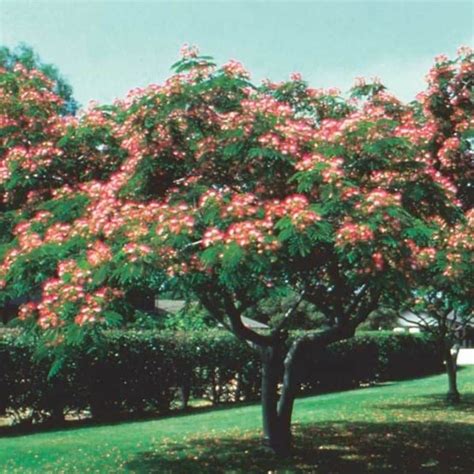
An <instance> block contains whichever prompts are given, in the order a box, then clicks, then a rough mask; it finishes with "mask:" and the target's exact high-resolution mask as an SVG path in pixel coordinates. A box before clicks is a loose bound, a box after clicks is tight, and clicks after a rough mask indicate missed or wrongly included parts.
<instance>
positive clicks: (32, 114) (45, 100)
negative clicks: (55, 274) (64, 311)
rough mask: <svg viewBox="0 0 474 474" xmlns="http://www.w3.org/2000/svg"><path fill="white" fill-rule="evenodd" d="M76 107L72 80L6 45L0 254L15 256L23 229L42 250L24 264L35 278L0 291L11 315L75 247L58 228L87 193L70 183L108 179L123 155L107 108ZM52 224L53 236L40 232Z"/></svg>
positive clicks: (0, 87)
mask: <svg viewBox="0 0 474 474" xmlns="http://www.w3.org/2000/svg"><path fill="white" fill-rule="evenodd" d="M75 107H76V105H75V102H74V100H73V99H72V96H71V89H70V87H69V86H68V85H67V83H66V82H65V81H64V80H63V79H62V78H61V76H60V75H59V73H58V72H57V70H56V69H55V68H54V67H53V66H51V65H46V64H44V63H42V62H41V61H40V60H39V59H38V57H37V55H36V54H35V53H34V52H33V51H32V50H31V49H30V48H26V47H21V48H18V49H16V50H14V51H10V50H9V49H7V48H2V49H0V258H3V259H6V261H9V256H10V257H11V255H12V252H13V255H14V254H15V250H14V248H15V247H17V246H20V247H21V246H22V245H23V243H22V242H21V239H22V236H20V234H21V232H20V231H22V232H23V235H26V233H28V235H29V236H30V237H29V242H28V243H27V244H26V245H28V246H29V250H30V251H36V254H35V255H34V256H31V259H30V260H28V261H27V260H25V262H24V265H23V267H22V269H21V271H20V272H21V273H23V274H24V275H25V278H22V279H20V280H21V281H24V280H25V279H27V280H28V281H29V284H27V285H26V286H24V285H23V284H22V283H18V284H17V285H16V287H15V289H14V290H13V291H12V292H10V293H9V294H8V293H7V292H1V293H0V312H2V313H3V314H2V319H3V320H4V321H6V320H8V319H9V318H10V314H11V310H16V309H17V308H18V302H19V301H21V299H22V298H23V299H24V298H27V297H29V298H31V297H32V296H33V295H35V294H37V293H39V291H40V283H41V281H42V279H43V278H44V272H45V271H48V270H47V269H48V268H49V269H50V268H51V266H53V267H54V268H55V262H57V261H58V260H59V259H61V258H64V256H65V255H66V254H67V252H68V251H67V250H66V249H65V248H62V249H59V248H57V246H55V244H54V242H55V237H54V235H52V234H54V233H59V234H60V233H61V232H62V230H61V229H63V228H64V226H67V223H68V222H70V221H72V220H74V219H76V218H77V217H78V216H79V215H81V214H82V212H83V211H84V209H85V207H86V206H87V201H88V199H87V196H85V195H81V194H80V193H71V194H69V195H68V192H67V190H68V189H69V187H71V186H74V185H76V184H77V183H80V182H83V181H90V180H91V179H96V178H97V179H105V178H106V177H107V176H109V175H110V173H111V172H112V171H113V170H114V169H116V168H117V167H118V165H119V164H120V161H121V159H122V158H123V156H124V155H123V154H122V155H121V154H120V150H119V148H118V145H117V139H116V138H115V137H114V134H115V131H114V122H113V120H112V118H111V115H110V114H109V113H108V112H107V110H106V109H104V110H99V109H98V108H95V107H92V108H91V109H90V110H89V111H88V112H87V113H84V114H82V115H81V117H79V118H76V117H73V116H72V115H71V114H70V113H69V112H72V111H73V110H74V111H75ZM20 222H21V223H22V224H21V225H20ZM52 224H55V227H53V228H52V230H50V234H51V235H50V237H47V238H46V239H45V240H42V239H41V238H39V235H40V234H41V233H42V231H43V230H44V229H45V227H51V226H52ZM62 226H63V227H62ZM38 232H39V233H38ZM46 242H48V244H49V245H47V246H43V247H41V244H42V243H46ZM39 247H41V248H39ZM66 247H67V246H66Z"/></svg>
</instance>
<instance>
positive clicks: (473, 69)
mask: <svg viewBox="0 0 474 474" xmlns="http://www.w3.org/2000/svg"><path fill="white" fill-rule="evenodd" d="M473 58H474V56H473V52H472V50H471V49H470V48H466V47H463V48H460V49H459V51H458V56H457V57H456V58H455V59H452V60H450V59H449V58H447V57H446V56H439V57H438V58H437V59H436V64H435V65H434V67H433V68H432V69H431V71H430V73H429V75H428V85H429V88H428V90H427V91H426V93H423V94H421V95H420V96H419V99H420V101H421V104H422V106H423V109H424V114H425V117H426V120H427V126H429V127H430V128H431V129H432V130H433V134H432V137H431V139H430V141H429V143H428V146H427V150H428V154H427V157H426V158H427V162H428V163H429V166H430V168H431V169H432V171H431V172H432V173H434V174H438V175H439V176H440V177H442V178H441V179H443V180H444V181H445V186H446V188H448V189H450V190H451V192H453V193H455V195H456V199H454V200H453V203H455V204H456V205H457V207H458V212H459V214H461V213H464V217H463V219H462V222H454V223H453V222H449V221H448V222H446V221H439V220H436V219H435V220H434V222H433V234H432V238H431V240H432V243H431V245H432V247H431V248H425V249H418V248H414V249H413V251H414V254H416V255H417V266H418V267H419V269H420V272H419V274H418V278H417V283H415V284H414V286H415V287H416V290H415V291H414V295H415V296H414V297H411V298H409V299H408V302H407V305H406V307H407V308H408V309H409V310H410V311H412V312H413V311H414V312H416V313H417V315H418V317H419V319H418V324H419V326H420V327H421V328H422V329H423V330H426V331H429V332H431V333H433V334H434V336H435V337H436V339H437V340H438V343H439V345H440V347H441V348H442V350H443V353H444V360H445V364H446V371H447V374H448V380H449V390H448V395H447V398H448V401H450V402H458V401H459V392H458V389H457V384H456V357H457V351H456V350H453V345H454V344H455V343H457V342H459V337H460V334H462V333H463V332H464V330H465V328H466V327H467V326H468V325H469V324H470V323H471V322H472V321H473V306H472V302H473V297H474V287H473V283H472V282H473V281H474V276H473V273H472V268H473V265H472V264H473V250H474V247H473V231H474V228H473V223H474V221H473V210H472V206H473V203H474V199H473V185H472V183H473V168H472V156H473V153H472V143H473V137H474V129H473V126H472V112H473V106H472V90H473V86H474V61H473ZM415 247H416V246H415Z"/></svg>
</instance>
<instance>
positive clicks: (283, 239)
mask: <svg viewBox="0 0 474 474" xmlns="http://www.w3.org/2000/svg"><path fill="white" fill-rule="evenodd" d="M174 69H175V71H176V74H175V75H173V76H172V77H170V78H169V79H168V80H167V81H166V82H165V83H164V84H163V85H152V86H149V87H147V88H146V89H143V90H136V91H133V92H132V93H131V94H130V95H129V96H128V97H127V98H126V99H125V100H124V101H119V102H117V103H115V104H114V106H113V107H110V108H100V107H97V108H95V109H93V110H91V111H89V112H87V113H86V114H85V118H84V120H82V121H81V120H80V121H79V122H78V124H77V127H78V128H77V133H81V130H83V127H86V126H87V117H90V116H91V115H92V116H94V114H96V115H101V116H104V115H106V116H107V121H106V126H107V128H108V129H110V130H112V131H113V139H114V140H115V141H116V143H117V144H118V146H117V147H113V146H110V144H109V143H107V142H104V143H102V144H98V145H97V146H96V149H97V148H98V149H100V150H101V155H100V156H101V158H100V160H101V162H103V163H113V164H114V165H113V166H111V168H113V169H112V171H110V173H109V174H108V173H101V174H96V175H94V176H91V175H88V174H82V175H80V176H81V179H80V180H76V179H75V176H76V173H75V172H71V175H70V176H71V177H70V180H69V178H68V181H67V182H65V183H64V185H62V186H59V187H57V188H55V190H54V192H51V193H50V195H49V196H48V197H47V198H45V199H44V200H43V201H41V203H40V204H39V205H37V206H36V207H35V206H31V207H29V208H28V209H27V210H26V209H25V211H22V212H23V213H22V214H21V218H19V220H18V221H17V223H16V226H15V228H14V229H13V232H12V235H13V237H12V239H11V242H10V243H9V244H8V245H9V247H8V250H7V251H6V252H5V255H4V257H3V262H2V263H1V265H0V280H1V281H2V288H3V290H2V291H3V292H4V293H5V294H6V295H9V297H19V296H23V297H24V296H27V295H31V294H38V295H39V297H38V298H37V299H35V300H32V301H30V302H29V303H26V304H24V305H23V306H22V307H21V308H20V318H21V319H23V320H25V321H27V322H29V324H30V326H32V327H36V328H38V330H39V331H40V333H41V336H42V339H43V341H44V342H45V344H47V347H49V348H51V347H54V348H55V350H56V351H57V354H58V355H59V359H58V360H60V355H61V354H62V353H63V352H64V351H65V350H67V347H69V346H70V345H72V344H75V343H76V342H77V341H78V340H79V339H80V338H83V337H87V335H97V334H98V332H100V330H101V329H103V328H106V327H109V326H111V325H119V324H121V323H122V322H123V321H126V320H127V319H129V318H130V317H131V311H129V309H130V308H129V306H128V305H127V301H129V296H130V295H131V294H132V293H134V292H137V291H138V292H146V291H151V292H158V291H160V290H162V289H164V288H173V287H176V288H180V289H181V291H184V292H186V294H188V295H189V297H190V298H193V299H198V300H199V301H200V302H201V303H202V304H203V305H204V306H205V307H206V308H207V310H208V311H209V313H210V314H211V315H212V316H213V317H214V318H215V319H216V320H218V321H220V322H221V323H222V324H223V325H224V326H225V327H227V328H228V329H229V330H230V331H232V332H233V333H234V334H235V335H236V336H237V337H238V338H240V339H241V340H242V341H244V342H245V343H248V344H250V345H251V346H252V347H254V348H255V350H257V351H258V352H259V353H260V355H261V360H262V390H261V392H262V408H263V433H264V439H265V443H266V444H267V445H269V446H270V447H271V448H272V449H273V450H274V451H275V452H278V453H287V452H288V450H289V448H290V444H291V415H292V409H293V402H294V398H295V395H296V393H297V390H298V383H299V381H300V369H301V366H302V362H303V358H304V357H305V355H307V354H308V353H311V356H312V357H318V354H320V353H321V351H323V350H324V348H325V347H326V346H327V345H328V344H330V343H332V342H334V341H338V340H341V339H344V338H348V337H351V336H352V335H353V334H354V331H355V330H356V328H357V326H358V325H359V324H360V323H361V322H363V321H364V320H365V319H366V318H367V316H368V315H369V314H370V312H371V311H373V310H374V309H375V308H377V306H378V304H379V302H380V300H381V298H382V297H383V296H384V295H385V294H387V293H389V294H390V295H391V296H394V295H400V297H402V296H404V295H406V294H407V293H408V292H409V290H410V288H411V286H410V285H411V284H412V282H413V275H412V274H413V268H415V266H416V265H415V260H416V258H417V256H416V255H414V253H413V248H414V246H416V248H417V249H419V248H424V247H425V246H427V245H429V243H430V239H431V237H432V233H433V229H432V227H433V226H432V222H433V219H434V218H435V217H436V218H438V219H441V220H442V221H443V222H447V223H449V224H451V223H452V222H454V221H455V220H456V215H457V213H456V209H455V208H454V207H453V205H452V204H451V203H452V202H453V200H454V199H455V191H454V190H453V188H452V186H451V184H450V181H449V179H448V178H446V177H444V176H443V175H441V174H440V173H437V172H436V170H435V169H434V168H433V167H432V166H431V165H430V163H429V162H427V160H426V146H427V145H428V144H429V143H430V140H431V138H432V134H433V130H432V128H431V127H430V126H429V124H428V125H427V124H426V123H425V122H424V121H423V120H420V119H419V111H418V110H416V108H413V107H411V106H406V105H404V104H403V103H401V102H400V101H399V100H397V99H396V98H395V97H393V96H392V95H390V94H388V93H387V92H386V91H385V89H384V87H383V86H382V85H381V84H378V83H371V84H366V83H364V82H362V81H360V82H359V83H358V84H357V86H356V87H355V88H354V89H353V96H352V98H350V99H348V100H346V99H344V98H342V97H341V96H340V95H339V93H338V92H337V91H335V90H319V89H313V88H310V87H309V86H308V85H307V84H306V82H304V81H303V80H302V79H301V77H300V76H299V75H293V77H292V78H291V80H290V81H288V82H284V83H280V84H275V83H270V82H267V83H264V84H263V85H262V86H258V87H257V86H255V85H253V84H252V83H251V82H250V79H249V75H248V73H247V71H246V70H245V69H244V68H243V67H242V66H241V65H240V64H239V63H237V62H235V61H231V62H229V63H227V64H225V65H223V66H222V67H219V68H217V67H216V66H215V65H214V64H213V63H212V62H211V60H210V59H209V58H208V57H203V56H199V54H198V52H197V51H196V50H195V49H192V48H189V49H186V50H184V52H183V57H182V59H181V60H180V61H179V62H178V63H176V64H175V65H174ZM69 156H71V157H72V156H74V150H71V151H70V154H68V153H66V154H65V157H64V160H66V161H67V160H68V159H69V158H68V157H69ZM122 156H124V158H122ZM88 157H89V158H91V159H92V162H93V163H96V162H97V158H96V155H95V154H94V153H92V154H91V155H90V156H89V155H88V156H86V157H85V159H86V160H87V158H88ZM86 169H88V168H86ZM106 169H108V168H107V167H106ZM77 201H81V202H82V203H83V204H82V205H81V206H77V207H75V212H74V215H73V217H71V214H68V212H65V206H68V205H70V203H71V202H77ZM45 261H47V262H48V265H44V262H45ZM32 269H36V271H34V272H33V270H32ZM290 290H291V291H292V292H296V293H297V294H298V295H299V296H298V298H297V300H296V302H295V304H294V305H293V307H292V308H290V309H289V310H288V312H287V314H286V316H285V317H284V318H280V319H279V323H278V324H277V325H275V326H274V327H272V328H271V330H270V331H268V332H258V331H255V330H252V329H250V328H248V327H246V326H245V324H244V323H243V321H242V317H243V316H244V315H245V314H246V313H247V312H251V313H252V314H255V312H256V311H258V303H259V301H261V300H262V299H263V298H270V297H279V296H282V295H286V294H287V293H288V292H289V291H290ZM302 300H306V301H308V302H311V303H312V304H314V305H315V306H316V307H317V309H318V310H319V311H320V312H321V313H322V314H324V316H325V321H324V324H323V325H322V326H321V328H320V330H318V331H316V332H312V333H310V334H307V335H305V336H303V337H301V338H299V339H297V340H295V341H292V342H291V344H290V343H289V342H288V333H287V331H286V326H285V325H286V324H287V322H288V321H289V320H290V319H291V317H292V315H293V314H294V311H295V310H296V308H297V305H298V303H299V302H300V301H302ZM58 367H59V366H58Z"/></svg>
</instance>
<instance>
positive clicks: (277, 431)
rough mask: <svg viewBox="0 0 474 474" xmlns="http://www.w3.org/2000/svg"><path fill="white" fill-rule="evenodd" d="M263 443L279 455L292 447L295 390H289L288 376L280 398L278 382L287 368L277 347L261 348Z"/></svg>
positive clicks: (287, 452) (287, 451)
mask: <svg viewBox="0 0 474 474" xmlns="http://www.w3.org/2000/svg"><path fill="white" fill-rule="evenodd" d="M261 356H262V420H263V443H264V445H265V446H267V447H269V448H270V449H271V450H272V451H273V452H275V453H276V454H278V455H283V456H285V455H288V454H289V452H290V449H291V414H292V411H293V399H291V397H292V396H293V397H294V395H293V394H294V390H293V387H291V390H288V386H287V385H286V384H285V376H284V377H283V384H282V387H281V390H282V394H281V396H280V397H279V393H278V392H279V382H280V380H281V375H282V372H283V370H284V366H283V354H282V351H281V350H279V348H278V347H266V348H263V349H261Z"/></svg>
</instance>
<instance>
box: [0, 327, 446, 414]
mask: <svg viewBox="0 0 474 474" xmlns="http://www.w3.org/2000/svg"><path fill="white" fill-rule="evenodd" d="M300 335H302V333H301V332H295V333H292V334H291V336H290V340H293V339H294V338H296V337H298V336H300ZM34 350H35V349H34V344H31V343H28V342H27V341H26V340H22V339H21V338H19V337H18V334H12V333H11V332H6V333H5V334H3V335H2V336H1V337H0V366H1V367H2V370H1V372H0V386H1V387H2V390H1V391H0V413H3V414H5V413H7V414H8V415H11V416H14V417H15V419H16V420H17V421H21V420H25V419H28V420H30V421H37V422H39V421H45V420H48V419H56V420H58V419H61V418H62V417H63V415H64V414H66V413H76V414H77V413H79V412H82V411H84V410H86V411H89V412H90V414H91V415H92V416H93V417H96V418H102V419H104V418H107V417H116V416H118V415H126V416H130V415H133V414H135V415H137V414H141V413H145V412H157V411H158V412H161V413H164V412H167V411H168V410H169V409H170V408H171V407H173V406H174V407H176V406H177V405H178V404H180V403H181V398H180V393H182V392H179V389H184V390H185V391H187V392H188V393H189V395H190V396H191V397H198V398H207V399H208V400H210V401H211V402H212V403H214V404H218V403H222V402H235V401H238V400H255V399H257V398H258V396H259V393H260V361H259V358H258V357H257V355H256V354H255V352H254V351H252V350H251V349H250V348H249V347H247V346H245V345H242V344H240V343H239V341H238V340H237V339H236V338H235V337H234V336H232V335H231V334H229V333H228V332H226V331H223V330H217V331H205V332H202V331H201V332H190V333H182V332H181V333H179V332H178V333H176V332H158V333H157V332H156V331H127V332H114V333H110V334H108V335H107V338H106V341H105V343H104V345H102V346H101V347H100V348H99V347H96V348H95V349H94V350H92V351H91V350H90V349H89V348H88V347H87V344H83V345H82V346H80V347H78V348H77V350H76V351H75V352H74V354H70V355H69V357H68V359H67V360H66V361H65V363H64V366H63V369H62V370H61V372H59V373H57V374H56V375H55V376H53V377H52V378H49V379H48V377H47V375H48V371H49V369H50V361H48V360H47V359H43V360H42V361H37V360H34V359H33V353H34ZM302 367H303V372H302V373H301V374H300V377H301V380H302V382H303V392H305V393H317V392H321V391H328V390H340V389H347V388H354V387H357V386H359V385H360V384H364V383H373V382H376V381H384V380H395V379H402V378H406V377H415V376H420V375H425V374H430V373H434V372H436V371H438V370H440V369H441V367H442V364H441V359H440V355H439V354H438V352H437V350H436V347H435V345H434V344H433V342H432V341H431V340H430V339H429V338H427V337H425V336H423V335H408V334H406V335H400V334H394V333H390V332H385V333H384V332H382V333H365V334H360V335H358V336H356V337H355V338H354V339H352V340H349V341H342V342H338V343H335V344H333V345H331V346H330V347H329V348H328V349H327V350H326V351H325V352H324V354H323V357H322V358H321V357H318V358H314V357H313V355H312V354H311V353H308V354H306V357H305V360H304V361H303V364H302Z"/></svg>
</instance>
